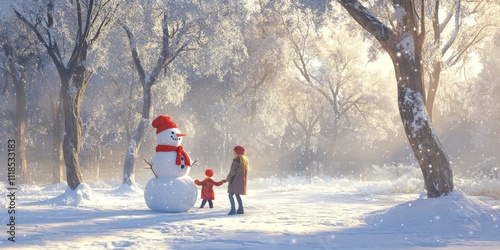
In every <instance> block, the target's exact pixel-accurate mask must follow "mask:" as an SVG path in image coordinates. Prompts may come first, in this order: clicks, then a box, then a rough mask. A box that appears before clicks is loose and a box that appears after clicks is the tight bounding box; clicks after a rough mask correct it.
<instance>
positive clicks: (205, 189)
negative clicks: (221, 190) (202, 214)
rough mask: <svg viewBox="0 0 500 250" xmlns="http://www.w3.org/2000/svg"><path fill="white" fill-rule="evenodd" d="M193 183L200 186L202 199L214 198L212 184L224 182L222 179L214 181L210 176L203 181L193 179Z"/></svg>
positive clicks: (217, 184) (218, 184) (216, 184)
mask: <svg viewBox="0 0 500 250" xmlns="http://www.w3.org/2000/svg"><path fill="white" fill-rule="evenodd" d="M194 184H196V185H198V186H202V187H201V198H202V199H204V200H215V194H214V186H220V185H222V184H224V182H223V181H214V180H212V178H210V177H207V178H205V180H203V181H199V180H194Z"/></svg>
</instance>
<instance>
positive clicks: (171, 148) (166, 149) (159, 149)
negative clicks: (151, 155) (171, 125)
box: [156, 145, 191, 166]
mask: <svg viewBox="0 0 500 250" xmlns="http://www.w3.org/2000/svg"><path fill="white" fill-rule="evenodd" d="M171 151H176V152H177V157H176V158H175V164H176V165H181V164H182V162H181V156H182V155H183V156H184V161H185V163H186V165H188V166H191V160H190V159H189V156H188V154H187V153H186V151H184V149H183V148H182V146H177V147H176V146H168V145H158V146H156V152H171Z"/></svg>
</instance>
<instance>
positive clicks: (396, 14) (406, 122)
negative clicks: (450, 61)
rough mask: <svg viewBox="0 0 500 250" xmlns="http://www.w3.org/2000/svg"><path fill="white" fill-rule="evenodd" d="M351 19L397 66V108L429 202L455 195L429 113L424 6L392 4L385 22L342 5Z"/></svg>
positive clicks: (349, 3)
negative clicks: (427, 109) (421, 175)
mask: <svg viewBox="0 0 500 250" xmlns="http://www.w3.org/2000/svg"><path fill="white" fill-rule="evenodd" d="M338 2H339V3H340V4H341V5H342V6H343V7H344V8H345V10H346V11H347V12H348V13H349V15H350V16H351V17H352V18H353V19H354V20H356V21H357V22H358V24H359V25H361V26H362V27H363V28H364V29H365V30H366V31H368V32H369V33H370V34H371V35H372V36H374V37H375V38H376V39H377V41H378V42H379V43H380V45H381V46H382V48H383V49H384V50H385V51H386V52H387V53H388V54H389V56H390V57H391V59H392V62H393V64H394V70H395V73H396V81H397V87H398V107H399V112H400V115H401V119H402V121H403V126H404V129H405V133H406V135H407V138H408V141H409V143H410V145H411V148H412V151H413V153H414V154H415V158H416V159H417V161H418V163H419V165H420V168H421V170H422V173H423V177H424V181H425V186H426V189H427V196H428V197H429V198H435V197H439V196H441V195H445V194H448V193H450V192H452V191H453V173H452V170H451V166H450V161H449V159H448V155H447V154H446V152H445V150H444V148H443V146H442V145H441V142H440V140H439V138H438V136H437V133H436V132H435V131H434V128H433V126H432V123H431V121H430V118H429V115H428V113H427V112H426V102H425V97H426V94H425V86H424V67H423V64H422V59H423V58H422V56H423V52H422V51H423V46H424V40H425V35H426V33H425V30H426V29H425V21H424V20H422V19H419V18H418V17H419V16H424V15H425V2H424V1H407V0H398V1H392V6H391V8H392V13H393V15H391V16H390V18H391V19H390V20H388V21H387V22H383V21H381V19H379V17H377V16H376V15H375V14H374V12H372V11H370V10H369V9H367V8H366V7H365V6H364V4H362V3H361V2H359V1H357V0H338Z"/></svg>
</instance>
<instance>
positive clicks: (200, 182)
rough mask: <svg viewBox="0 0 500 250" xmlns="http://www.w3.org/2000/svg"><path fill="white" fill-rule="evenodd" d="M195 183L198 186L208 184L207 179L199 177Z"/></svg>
mask: <svg viewBox="0 0 500 250" xmlns="http://www.w3.org/2000/svg"><path fill="white" fill-rule="evenodd" d="M194 184H196V185H198V186H203V185H206V184H207V182H206V181H205V180H203V181H199V180H198V179H196V180H194Z"/></svg>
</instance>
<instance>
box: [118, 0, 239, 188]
mask: <svg viewBox="0 0 500 250" xmlns="http://www.w3.org/2000/svg"><path fill="white" fill-rule="evenodd" d="M238 3H239V1H210V0H207V1H193V0H185V1H161V0H158V1H157V0H153V1H137V2H136V3H135V6H134V8H133V10H134V11H133V13H131V14H133V15H132V16H130V17H128V18H126V19H123V20H122V26H123V29H124V30H125V32H126V34H127V37H128V40H129V45H130V51H131V54H132V59H133V62H134V65H135V68H136V71H137V74H138V78H139V82H140V83H141V85H142V89H143V93H142V95H143V96H142V111H141V119H140V121H139V123H138V125H137V128H136V129H135V132H134V133H133V135H132V138H131V140H130V141H129V143H128V148H127V152H126V156H125V161H124V170H123V183H124V184H128V185H132V184H133V183H134V182H135V180H134V166H135V157H136V156H137V153H138V151H139V149H140V146H141V143H142V139H143V137H144V131H145V129H146V127H147V126H148V125H149V124H150V123H149V122H150V120H151V114H152V111H153V109H152V106H153V105H154V103H153V95H152V92H153V91H152V88H153V86H155V85H156V86H158V88H157V90H158V91H157V93H158V95H159V96H158V102H161V104H166V103H173V104H178V103H180V102H181V101H182V100H183V97H184V94H185V93H187V92H188V91H189V85H188V84H187V78H188V73H189V72H193V73H200V72H203V73H204V74H207V75H209V74H217V73H218V72H219V71H220V69H221V68H224V67H228V64H230V63H231V62H232V61H234V60H227V59H228V58H227V55H228V53H231V52H233V53H235V52H236V53H237V48H235V47H237V46H239V41H241V39H240V38H239V37H238V36H239V35H240V34H239V31H238V29H239V27H240V26H239V23H240V21H237V20H236V19H235V18H236V17H239V18H241V16H240V15H239V13H238V10H239V9H240V8H241V7H239V6H238ZM160 113H162V114H164V113H163V112H160ZM166 115H169V114H166Z"/></svg>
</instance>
